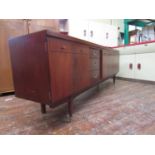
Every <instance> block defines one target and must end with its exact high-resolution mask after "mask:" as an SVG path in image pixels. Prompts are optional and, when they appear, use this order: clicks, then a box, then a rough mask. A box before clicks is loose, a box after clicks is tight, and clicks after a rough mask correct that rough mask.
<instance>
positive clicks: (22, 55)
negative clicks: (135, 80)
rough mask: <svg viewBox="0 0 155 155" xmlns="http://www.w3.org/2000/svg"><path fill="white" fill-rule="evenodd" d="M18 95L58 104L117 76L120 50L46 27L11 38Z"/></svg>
mask: <svg viewBox="0 0 155 155" xmlns="http://www.w3.org/2000/svg"><path fill="white" fill-rule="evenodd" d="M9 47H10V53H11V63H12V70H13V81H14V86H15V95H16V96H17V97H20V98H24V99H28V100H32V101H36V102H39V103H41V111H42V113H45V112H46V105H49V106H50V107H52V108H54V107H57V106H58V105H60V104H62V103H65V102H68V112H69V115H70V116H72V101H73V99H74V97H75V96H77V95H78V94H80V93H82V92H83V91H85V90H88V89H89V88H91V87H93V86H95V85H99V84H100V83H101V82H103V81H104V80H106V79H108V78H113V81H114V82H115V75H116V74H117V72H118V71H119V54H118V51H117V50H113V49H112V48H108V47H104V46H101V45H97V44H94V43H91V42H87V41H84V40H80V39H77V38H73V37H70V36H66V35H63V34H59V33H54V32H51V31H47V30H43V31H39V32H35V33H32V34H28V35H24V36H20V37H16V38H11V39H10V40H9Z"/></svg>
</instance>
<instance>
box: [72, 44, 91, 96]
mask: <svg viewBox="0 0 155 155" xmlns="http://www.w3.org/2000/svg"><path fill="white" fill-rule="evenodd" d="M73 53H74V54H73V55H74V88H75V89H74V92H75V93H77V92H80V91H81V90H84V89H85V88H87V87H89V86H90V84H91V83H90V80H91V78H90V76H91V75H90V74H91V73H90V52H89V48H88V47H87V46H83V45H80V44H74V45H73Z"/></svg>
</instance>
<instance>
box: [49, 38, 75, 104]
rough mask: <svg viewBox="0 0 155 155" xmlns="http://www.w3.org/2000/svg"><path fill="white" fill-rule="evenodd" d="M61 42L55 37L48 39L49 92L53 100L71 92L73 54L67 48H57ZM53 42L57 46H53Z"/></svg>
mask: <svg viewBox="0 0 155 155" xmlns="http://www.w3.org/2000/svg"><path fill="white" fill-rule="evenodd" d="M56 42H57V43H56ZM62 42H63V41H62ZM62 42H61V41H60V42H59V40H57V39H49V40H48V49H49V66H50V68H49V70H50V77H51V89H52V90H51V92H52V100H53V101H54V102H56V101H59V100H62V99H64V98H66V97H68V96H70V95H71V94H72V93H73V59H72V58H73V55H72V53H71V50H70V49H69V48H67V49H59V47H61V45H62ZM53 43H55V44H56V45H57V47H55V48H53V45H54V44H53ZM58 44H59V45H60V46H59V45H58ZM64 44H67V43H66V42H65V43H64ZM68 47H69V43H68Z"/></svg>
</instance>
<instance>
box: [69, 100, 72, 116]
mask: <svg viewBox="0 0 155 155" xmlns="http://www.w3.org/2000/svg"><path fill="white" fill-rule="evenodd" d="M68 114H69V116H70V117H72V115H73V104H72V99H69V101H68Z"/></svg>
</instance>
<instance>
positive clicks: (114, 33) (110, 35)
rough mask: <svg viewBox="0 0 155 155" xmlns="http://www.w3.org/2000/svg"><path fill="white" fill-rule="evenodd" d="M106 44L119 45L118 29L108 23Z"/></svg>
mask: <svg viewBox="0 0 155 155" xmlns="http://www.w3.org/2000/svg"><path fill="white" fill-rule="evenodd" d="M105 37H106V46H109V47H113V46H117V45H118V29H117V27H115V26H112V25H106V33H105Z"/></svg>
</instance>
